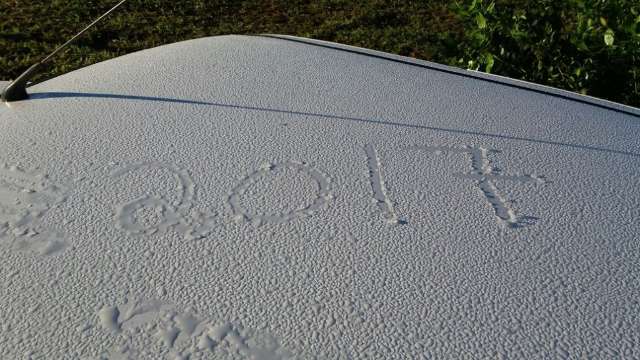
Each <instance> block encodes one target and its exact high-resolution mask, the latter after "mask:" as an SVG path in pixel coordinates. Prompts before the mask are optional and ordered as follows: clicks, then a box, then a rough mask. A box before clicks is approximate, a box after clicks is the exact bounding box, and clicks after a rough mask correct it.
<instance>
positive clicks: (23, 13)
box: [0, 0, 640, 106]
mask: <svg viewBox="0 0 640 360" xmlns="http://www.w3.org/2000/svg"><path fill="white" fill-rule="evenodd" d="M115 1H116V0H65V1H62V0H51V1H39V0H20V1H18V0H2V1H0V49H2V51H1V52H0V80H6V79H11V78H14V77H15V76H17V75H18V74H19V73H20V72H21V71H23V70H24V69H26V68H27V67H28V66H29V65H31V64H32V63H33V62H35V61H37V60H38V59H40V58H42V56H44V55H45V54H46V53H48V52H50V51H52V50H53V49H54V48H55V47H56V46H57V45H59V44H61V43H62V42H64V41H65V40H67V39H68V38H69V37H71V36H72V35H73V34H75V33H76V32H77V31H78V30H80V29H81V28H82V27H84V25H86V24H87V23H88V22H90V21H91V20H92V19H93V18H95V17H97V16H98V15H100V14H101V13H102V12H104V11H105V10H106V9H108V8H110V7H111V6H112V5H113V4H114V3H115ZM459 1H460V2H458V3H452V2H450V1H447V0H404V1H401V0H361V1H354V0H318V1H303V0H244V1H236V0H191V1H186V2H179V1H168V0H129V2H128V3H127V4H125V6H124V8H123V9H121V10H119V11H118V12H117V13H115V14H114V15H113V16H111V17H110V18H108V19H107V20H106V21H105V22H104V23H102V24H100V25H99V26H98V28H96V29H94V30H92V31H90V32H89V33H87V34H86V35H85V36H84V37H82V38H81V39H80V40H79V41H78V42H77V43H76V44H75V45H73V46H71V48H70V49H69V50H67V51H66V52H65V53H63V54H60V55H59V56H58V58H57V59H56V61H54V62H53V63H52V64H51V65H50V66H49V68H48V69H47V72H45V73H43V74H41V75H40V76H38V77H37V78H36V79H34V80H35V81H42V80H44V79H47V78H50V77H53V76H56V75H59V74H62V73H64V72H68V71H71V70H73V69H77V68H79V67H82V66H86V65H89V64H92V63H95V62H98V61H103V60H106V59H109V58H112V57H115V56H120V55H124V54H126V53H130V52H133V51H137V50H141V49H145V48H150V47H154V46H159V45H162V44H167V43H172V42H176V41H181V40H186V39H192V38H197V37H203V36H214V35H220V34H231V33H233V34H255V33H280V34H291V35H298V36H305V37H312V38H317V39H322V40H328V41H336V42H340V43H345V44H350V45H355V46H362V47H366V48H372V49H377V50H382V51H387V52H392V53H397V54H400V55H405V56H411V57H416V58H421V59H426V60H431V61H436V62H440V63H446V64H450V65H456V66H461V67H466V68H470V69H474V70H481V71H487V72H493V73H496V74H501V75H505V76H510V77H514V78H519V79H524V80H528V81H533V82H536V83H541V84H546V85H551V86H555V87H559V88H563V89H568V90H572V91H578V92H582V93H587V94H590V95H594V96H598V97H603V98H607V99H611V100H614V101H618V102H622V103H627V104H630V105H635V106H640V65H639V64H640V62H639V61H640V35H639V34H640V13H639V12H640V3H638V1H637V0H562V1H558V0H555V1H551V0H494V1H490V0H459Z"/></svg>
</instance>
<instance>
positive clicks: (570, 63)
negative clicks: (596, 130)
mask: <svg viewBox="0 0 640 360" xmlns="http://www.w3.org/2000/svg"><path fill="white" fill-rule="evenodd" d="M452 9H453V10H454V11H455V12H456V14H457V15H458V16H459V17H460V19H462V21H463V23H464V26H465V32H464V40H463V41H461V42H460V43H459V45H458V50H459V54H460V55H459V57H458V64H460V65H465V66H467V68H469V69H473V70H483V71H487V72H492V71H493V72H495V73H498V74H501V75H505V76H510V77H514V78H519V79H524V80H528V81H532V82H536V83H540V84H546V85H551V86H555V87H559V88H563V89H567V90H571V91H576V92H580V93H583V94H589V95H593V96H597V97H602V98H606V99H610V100H613V101H618V102H621V103H626V104H629V105H635V106H640V2H638V1H637V0H633V1H632V0H597V1H596V0H591V1H589V0H563V1H557V0H493V1H492V0H469V1H463V2H458V3H455V5H454V6H452ZM479 19H481V20H479Z"/></svg>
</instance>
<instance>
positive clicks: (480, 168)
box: [409, 146, 546, 228]
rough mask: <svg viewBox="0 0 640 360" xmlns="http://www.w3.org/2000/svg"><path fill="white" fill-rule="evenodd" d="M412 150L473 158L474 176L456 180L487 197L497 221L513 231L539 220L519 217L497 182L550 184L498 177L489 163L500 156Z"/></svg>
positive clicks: (464, 149) (468, 151) (437, 149)
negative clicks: (467, 182)
mask: <svg viewBox="0 0 640 360" xmlns="http://www.w3.org/2000/svg"><path fill="white" fill-rule="evenodd" d="M409 149H414V150H424V151H427V152H432V153H435V154H439V153H443V152H448V153H456V154H469V155H471V172H470V173H465V174H460V173H456V174H454V176H456V177H460V178H464V179H471V180H474V181H475V182H476V185H477V186H478V188H479V189H480V191H481V192H482V194H483V196H484V197H485V199H486V200H487V202H488V203H489V205H491V207H492V208H493V210H494V212H495V215H496V217H497V218H498V219H499V220H500V221H502V222H503V223H504V224H506V225H507V226H509V227H513V228H517V227H523V226H527V225H532V224H533V223H535V220H536V218H534V217H531V216H518V215H517V214H516V212H515V211H514V210H513V209H512V208H511V205H510V204H509V201H508V200H507V199H506V198H505V197H504V196H503V195H502V194H501V192H500V189H498V187H497V186H496V184H495V181H497V180H504V181H510V182H518V183H528V182H529V183H534V184H536V185H541V184H544V183H546V181H545V179H544V178H542V177H538V176H534V175H526V174H525V175H502V174H500V173H498V172H497V171H496V170H495V169H494V168H493V167H492V166H491V163H490V161H489V153H491V152H497V151H496V150H489V149H486V148H482V147H462V148H455V147H446V146H414V147H410V148H409Z"/></svg>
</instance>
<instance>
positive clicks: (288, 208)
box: [112, 144, 545, 238]
mask: <svg viewBox="0 0 640 360" xmlns="http://www.w3.org/2000/svg"><path fill="white" fill-rule="evenodd" d="M405 150H419V151H422V152H425V153H427V154H432V155H435V156H438V155H439V154H443V153H452V154H460V155H463V156H466V157H467V158H468V159H469V171H468V172H466V173H453V174H452V176H454V177H457V178H462V179H467V180H469V181H471V182H473V183H474V184H475V186H477V188H478V189H479V190H480V191H479V192H480V194H481V196H482V197H483V198H484V201H486V203H487V204H488V205H489V206H491V208H492V209H493V212H494V214H495V218H496V219H497V221H498V223H500V224H502V225H505V226H507V227H510V228H519V227H523V226H527V225H532V224H533V223H534V220H535V218H533V217H530V216H521V215H518V214H517V213H516V211H515V210H514V209H513V208H512V207H511V205H510V202H509V200H508V199H507V198H506V196H505V195H503V194H502V191H501V190H500V189H499V187H498V185H497V183H498V182H501V183H502V182H507V183H532V184H534V185H542V184H545V180H544V178H542V177H539V176H535V175H527V174H524V175H509V174H503V173H502V172H500V171H498V170H497V169H496V168H495V167H493V166H492V165H491V162H490V160H489V154H490V153H492V152H497V151H495V150H489V149H485V148H481V147H444V146H414V147H410V148H407V149H405ZM364 154H365V155H366V160H367V162H366V164H367V168H368V172H369V181H370V184H371V195H372V199H373V201H374V202H375V203H376V206H377V208H378V211H379V213H380V216H381V218H382V220H383V221H385V222H386V223H388V224H391V225H402V224H406V223H407V220H405V219H404V218H403V217H402V216H399V215H398V214H397V213H396V210H395V208H394V201H393V200H392V198H391V196H390V195H389V193H388V191H387V189H386V186H385V174H384V170H383V169H384V167H383V165H382V163H383V160H382V159H381V158H380V156H379V154H378V152H377V150H376V148H375V146H373V145H371V144H368V145H366V146H365V147H364ZM144 168H156V169H165V170H167V171H169V172H171V173H172V174H173V175H174V177H175V179H176V180H177V182H178V183H179V184H180V186H179V189H180V194H179V196H178V198H179V200H177V201H175V200H174V201H173V202H172V201H170V200H169V199H168V198H166V197H163V196H144V197H141V198H139V199H136V200H133V201H131V202H128V203H126V204H124V205H122V206H120V207H119V208H118V210H117V211H116V213H117V215H116V219H117V223H118V225H119V226H120V227H121V228H122V229H123V230H125V231H127V232H129V233H131V234H153V233H157V232H162V231H166V230H167V229H169V228H172V227H173V228H176V229H177V230H178V231H181V232H183V233H185V234H186V236H187V237H188V238H202V237H205V236H207V235H208V234H209V232H211V231H212V230H213V229H214V228H215V227H216V226H218V225H220V221H221V220H220V216H218V214H211V213H202V212H196V211H194V210H193V208H194V201H195V200H194V199H195V185H194V182H193V180H192V179H191V178H190V177H189V174H188V173H187V172H186V171H184V170H181V169H178V168H175V167H173V166H170V165H166V164H161V163H143V164H136V165H131V166H127V167H125V168H123V169H119V170H117V171H116V172H114V173H113V174H112V175H113V176H115V177H119V176H124V175H125V174H126V173H128V172H130V171H133V170H138V169H144ZM282 183H287V185H288V186H287V187H286V189H278V187H279V185H281V184H282ZM256 189H262V190H264V189H271V190H273V191H271V192H270V191H257V190H256ZM286 191H288V192H289V193H287V194H286V195H287V196H273V197H271V198H270V197H269V196H268V195H269V194H271V193H273V194H279V193H282V192H286ZM333 199H334V196H333V194H332V181H331V178H330V177H329V176H328V175H327V174H326V173H324V172H322V171H321V170H319V169H317V168H315V167H313V166H311V165H309V164H307V163H304V162H296V161H287V162H281V163H275V164H264V165H263V166H261V167H260V168H259V169H257V170H255V171H253V172H251V173H250V174H249V175H247V176H246V177H244V178H243V179H241V180H240V181H239V182H238V184H237V185H236V186H235V187H233V188H232V189H231V191H230V192H229V193H228V197H227V199H226V200H227V203H228V205H229V207H230V209H231V212H232V218H233V219H234V220H235V221H236V222H238V223H251V224H254V225H261V224H264V223H286V222H288V221H291V220H293V219H295V218H300V217H305V216H311V215H313V214H314V213H316V212H318V211H322V210H323V209H326V208H327V207H328V206H329V204H330V202H331V201H332V200H333ZM479 199H480V198H479Z"/></svg>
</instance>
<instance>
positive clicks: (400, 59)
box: [256, 34, 640, 117]
mask: <svg viewBox="0 0 640 360" xmlns="http://www.w3.org/2000/svg"><path fill="white" fill-rule="evenodd" d="M256 36H261V37H267V38H273V39H279V40H285V41H292V42H297V43H301V44H307V45H312V46H319V47H324V48H329V49H333V50H340V51H345V52H349V53H353V54H358V55H364V56H369V57H373V58H378V59H383V60H388V61H393V62H396V63H400V64H405V65H411V66H417V67H421V68H425V69H430V70H435V71H440V72H444V73H448V74H452V75H458V76H464V77H467V78H472V79H476V80H481V81H487V82H490V83H494V84H500V85H504V86H509V87H513V88H518V89H523V90H528V91H533V92H536V93H539V94H545V95H550V96H554V97H558V98H562V99H565V100H571V101H576V102H580V103H583V104H587V105H592V106H595V107H599V108H602V109H606V110H611V111H615V112H619V113H623V114H627V115H632V116H635V117H640V109H636V108H634V107H631V106H627V105H623V104H618V103H615V102H611V101H607V100H602V99H598V98H594V97H590V96H584V95H580V94H576V93H573V92H570V91H566V90H560V89H556V88H552V87H548V86H544V85H538V84H534V83H529V82H526V81H521V80H516V79H511V78H507V77H502V76H497V75H491V74H486V73H482V72H475V71H468V70H462V69H457V68H454V67H450V66H446V65H440V64H436V63H432V62H428V61H423V60H417V59H412V58H408V57H404V56H399V55H393V54H388V53H384V52H381V51H375V50H369V49H364V48H359V47H355V46H348V45H342V44H337V43H332V42H328V41H321V40H314V39H306V38H300V37H295V36H286V35H273V34H261V35H256Z"/></svg>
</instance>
